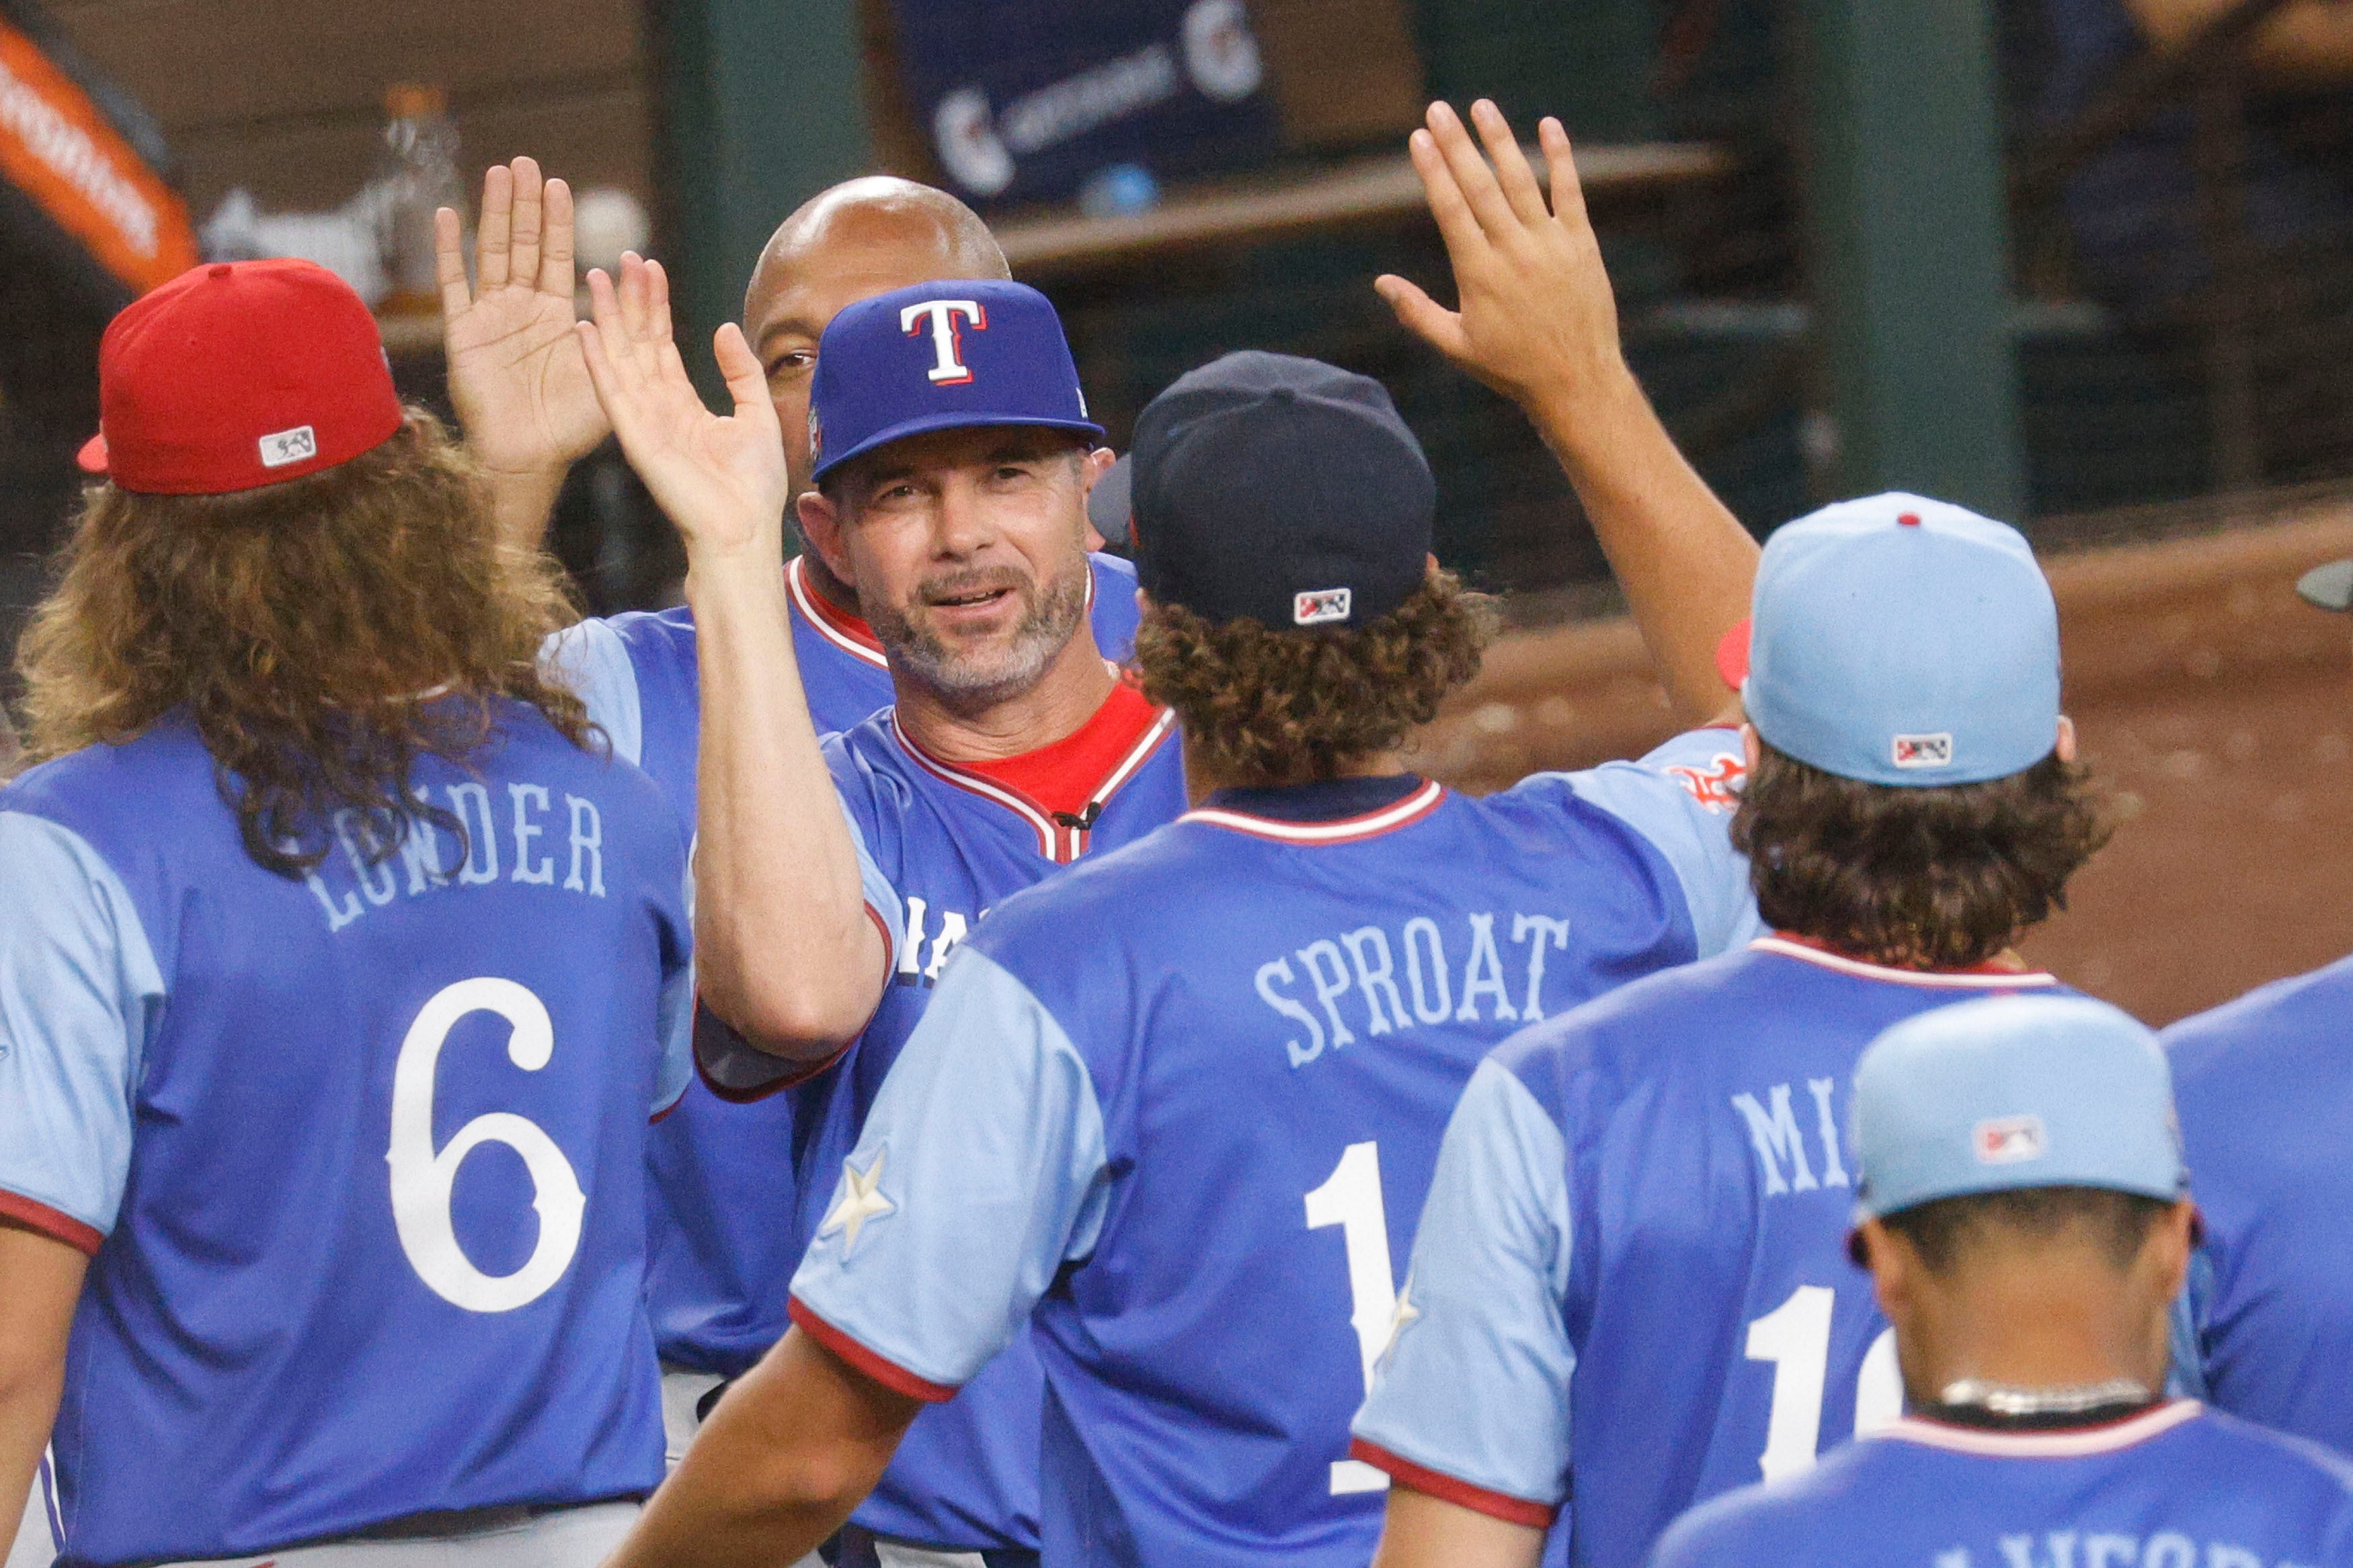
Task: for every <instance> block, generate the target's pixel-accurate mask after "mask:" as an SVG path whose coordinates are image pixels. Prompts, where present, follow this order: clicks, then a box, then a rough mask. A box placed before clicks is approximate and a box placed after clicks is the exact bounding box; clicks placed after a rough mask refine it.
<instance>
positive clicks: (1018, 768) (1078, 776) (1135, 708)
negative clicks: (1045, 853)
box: [955, 676, 1160, 815]
mask: <svg viewBox="0 0 2353 1568" xmlns="http://www.w3.org/2000/svg"><path fill="white" fill-rule="evenodd" d="M1159 721H1160V710H1159V709H1157V708H1155V707H1154V706H1153V705H1152V704H1151V703H1150V702H1148V701H1146V700H1145V696H1144V693H1143V692H1141V691H1139V690H1137V689H1136V688H1135V686H1134V682H1133V681H1132V680H1130V679H1128V678H1127V677H1125V676H1122V677H1121V678H1120V679H1119V682H1118V684H1116V685H1115V686H1113V688H1112V689H1111V695H1110V696H1109V697H1106V698H1104V699H1103V706H1102V707H1100V708H1098V709H1096V710H1095V711H1094V717H1092V719H1089V720H1088V721H1086V722H1085V723H1083V724H1082V725H1080V726H1079V727H1078V728H1077V729H1076V730H1074V731H1071V733H1069V734H1067V735H1065V736H1063V737H1062V738H1061V739H1060V740H1059V741H1056V742H1051V743H1050V744H1048V745H1043V746H1040V747H1039V748H1038V749H1037V750H1036V751H1034V752H1022V753H1021V754H1020V755H1019V756H1017V757H997V758H994V759H992V760H990V761H987V762H978V763H970V762H960V763H956V764H955V765H956V766H957V767H959V768H962V769H963V770H964V771H965V772H966V773H978V774H979V775H980V776H981V777H983V778H985V779H987V780H988V781H989V782H990V783H992V784H1003V785H1004V786H1005V787H1006V788H1008V789H1011V790H1018V792H1020V793H1021V794H1022V795H1027V796H1029V798H1030V799H1031V800H1033V801H1036V802H1037V803H1038V804H1039V805H1041V806H1043V807H1045V809H1046V810H1048V811H1050V812H1063V813H1069V814H1073V815H1075V814H1076V813H1078V812H1081V811H1083V810H1085V809H1086V805H1087V802H1089V801H1090V800H1092V799H1093V798H1094V794H1095V790H1096V788H1097V786H1099V785H1100V784H1102V783H1103V779H1104V777H1105V776H1106V775H1108V774H1109V773H1110V772H1111V771H1112V769H1113V768H1115V767H1117V766H1118V765H1119V764H1120V763H1121V762H1122V761H1123V760H1124V758H1125V757H1126V756H1127V754H1128V752H1131V751H1133V750H1134V748H1135V743H1136V742H1138V741H1141V740H1142V739H1144V732H1145V731H1147V730H1149V729H1151V728H1152V726H1153V725H1155V723H1158V722H1159Z"/></svg>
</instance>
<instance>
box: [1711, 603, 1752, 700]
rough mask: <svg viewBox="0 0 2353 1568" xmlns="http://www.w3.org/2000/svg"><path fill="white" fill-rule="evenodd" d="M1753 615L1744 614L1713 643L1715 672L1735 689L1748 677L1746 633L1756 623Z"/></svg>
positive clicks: (1727, 684)
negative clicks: (1722, 637)
mask: <svg viewBox="0 0 2353 1568" xmlns="http://www.w3.org/2000/svg"><path fill="white" fill-rule="evenodd" d="M1756 624H1757V623H1756V620H1755V618H1754V617H1753V616H1744V617H1743V618H1742V620H1741V622H1740V624H1739V625H1737V626H1734V627H1733V628H1732V629H1731V630H1730V631H1728V632H1726V633H1725V634H1724V640H1723V641H1721V642H1719V643H1717V644H1716V645H1715V672H1716V674H1718V675H1720V676H1722V677H1724V683H1725V685H1726V686H1729V687H1730V688H1732V689H1734V690H1735V691H1737V690H1739V689H1740V688H1741V686H1742V685H1743V684H1744V683H1746V680H1747V679H1748V634H1749V631H1750V629H1751V628H1752V627H1754V626H1755V625H1756Z"/></svg>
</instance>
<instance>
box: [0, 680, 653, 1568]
mask: <svg viewBox="0 0 2353 1568" xmlns="http://www.w3.org/2000/svg"><path fill="white" fill-rule="evenodd" d="M415 776H416V784H417V789H418V791H419V793H420V795H421V796H422V797H423V798H424V799H425V800H427V802H429V803H430V804H431V805H434V806H436V807H438V808H442V809H444V810H446V811H447V812H448V814H449V815H451V816H454V817H455V818H456V819H457V821H458V822H459V824H461V825H462V826H463V828H464V837H463V839H462V841H461V840H460V839H459V838H458V837H456V836H453V835H452V834H450V833H449V832H448V831H447V830H446V828H441V829H437V828H434V827H432V826H429V825H419V826H418V827H417V830H416V832H414V833H413V834H412V835H411V836H410V837H409V839H408V841H407V842H406V844H404V845H403V847H401V849H400V850H399V851H398V852H397V853H396V854H393V855H392V856H390V857H389V858H384V859H380V860H372V859H371V858H370V851H371V844H370V841H369V839H368V837H367V834H366V830H365V829H364V826H362V825H361V824H360V823H359V822H358V821H357V820H356V819H355V818H354V817H353V816H352V815H351V814H349V813H338V814H337V816H336V817H335V819H334V820H333V822H332V824H331V825H329V827H330V839H329V846H328V847H329V854H328V857H327V858H326V860H325V862H324V863H323V864H322V865H321V866H320V867H319V868H318V869H317V870H316V871H315V872H313V873H312V874H311V876H310V877H308V878H307V879H285V878H280V877H278V876H275V875H273V874H271V873H270V872H269V871H266V870H264V869H262V868H260V867H259V866H257V865H256V864H255V863H254V862H253V861H252V860H251V859H250V858H248V856H247V854H246V852H245V848H244V847H243V844H242V842H241V841H240V839H239V837H238V832H237V821H236V817H235V816H234V814H233V813H231V812H230V811H229V810H228V809H227V807H226V806H225V805H223V803H222V801H221V797H220V795H219V790H218V785H217V784H216V778H215V770H214V765H213V762H212V759H211V757H210V756H209V755H208V754H207V753H206V751H205V748H204V746H203V744H202V743H201V742H200V741H199V740H198V738H197V736H196V734H195V731H194V730H193V729H192V728H191V727H189V726H188V725H186V724H185V723H184V722H182V721H165V722H164V723H163V724H161V725H159V726H157V727H156V728H155V729H154V730H153V731H149V732H148V733H147V734H145V735H143V736H142V737H141V738H139V739H137V740H135V741H132V742H128V743H126V744H123V745H120V746H101V747H94V748H91V749H90V750H88V751H84V752H76V753H74V754H73V755H70V756H68V757H65V758H62V759H59V760H58V761H57V762H54V763H48V764H47V765H45V766H42V767H39V768H36V769H34V770H33V771H32V772H30V773H26V774H25V775H24V776H23V777H22V778H20V779H18V780H17V781H16V782H15V783H14V784H11V785H10V786H9V787H8V788H7V789H6V790H5V792H0V1212H5V1214H7V1215H10V1216H11V1217H12V1218H14V1219H16V1220H18V1221H19V1222H21V1223H24V1224H27V1225H30V1226H34V1227H35V1228H37V1229H40V1230H44V1231H47V1232H48V1233H49V1234H51V1235H53V1236H56V1237H59V1238H61V1239H64V1240H66V1241H69V1242H71V1243H73V1244H74V1245H76V1246H79V1247H83V1248H85V1249H86V1250H88V1251H90V1253H91V1255H92V1258H91V1263H90V1273H89V1276H88V1281H87V1284H86V1286H85V1288H84V1291H83V1295H82V1299H81V1302H80V1305H79V1309H78V1310H77V1311H76V1314H75V1318H74V1327H73V1336H72V1342H71V1346H70V1350H69V1357H68V1364H67V1375H66V1386H65V1398H64V1403H63V1405H62V1407H61V1408H60V1411H59V1414H58V1422H57V1428H56V1439H55V1447H56V1453H57V1461H58V1479H59V1482H60V1486H61V1493H62V1496H61V1505H62V1506H61V1510H60V1511H61V1514H62V1522H63V1524H64V1528H65V1546H66V1556H65V1558H64V1559H63V1561H65V1562H68V1563H130V1562H145V1561H153V1560H156V1559H168V1558H202V1557H216V1556H227V1555H233V1554H237V1553H241V1552H254V1551H259V1550H265V1549H269V1548H272V1547H276V1546H279V1545H283V1544H286V1543H289V1542H300V1541H304V1540H309V1539H314V1538H318V1537H322V1536H332V1535H335V1534H339V1533H345V1532H349V1531H355V1530H360V1529H364V1528H365V1527H368V1526H371V1525H375V1524H377V1523H380V1522H383V1521H387V1520H393V1519H398V1518H403V1517H406V1516H407V1515H411V1514H417V1513H419V1512H424V1511H428V1510H448V1509H465V1508H471V1507H480V1506H485V1505H489V1504H512V1503H514V1502H516V1501H518V1500H529V1501H533V1502H540V1503H551V1504H563V1503H570V1502H586V1501H591V1500H598V1499H606V1498H617V1497H628V1496H636V1495H641V1494H643V1493H645V1492H648V1491H649V1490H651V1489H652V1488H653V1487H654V1486H655V1484H656V1483H658V1482H659V1480H660V1479H661V1475H662V1447H661V1420H660V1409H659V1393H658V1389H657V1384H656V1372H655V1364H654V1358H653V1354H652V1346H651V1341H650V1337H649V1333H648V1326H647V1321H646V1314H645V1308H644V1305H643V1303H642V1300H641V1287H642V1280H643V1277H644V1236H645V1219H644V1214H645V1187H644V1174H643V1173H644V1169H645V1141H646V1128H645V1123H646V1118H647V1116H648V1114H649V1111H654V1110H659V1109H660V1108H662V1107H664V1106H667V1105H669V1104H670V1103H671V1102H673V1101H674V1100H676V1099H677V1097H678V1095H679V1093H680V1092H681V1089H683V1088H684V1087H685V1082H686V1077H687V1073H688V1056H687V1044H686V1042H687V1014H688V1011H689V1007H690V1003H691V971H690V951H689V931H688V924H687V913H686V908H685V891H684V886H683V884H684V877H685V859H684V853H683V847H682V846H681V843H680V841H679V837H678V834H677V832H676V830H675V828H674V826H672V822H671V819H670V814H669V812H668V809H667V808H666V806H665V805H663V803H662V800H661V797H660V795H659V791H658V790H657V789H656V788H655V786H654V785H653V784H651V783H650V782H649V781H648V780H647V779H646V777H645V776H644V775H643V774H641V773H638V770H636V769H635V768H632V767H629V766H627V765H626V764H623V763H616V762H613V761H611V760H609V759H607V758H605V757H603V756H599V755H593V754H590V753H587V752H583V751H581V750H580V749H578V748H576V747H575V746H573V745H572V744H571V743H569V742H566V741H565V740H564V739H563V738H562V737H560V736H559V735H558V734H557V733H556V732H555V731H554V730H553V729H551V728H550V727H549V726H548V725H547V723H546V722H545V721H543V719H541V718H540V717H539V715H537V714H536V713H534V712H532V711H530V710H527V709H522V708H521V707H519V706H510V707H509V708H507V709H506V710H505V711H504V713H503V715H502V717H501V728H500V731H499V732H498V734H497V736H496V738H495V739H494V740H493V742H491V744H490V745H489V746H488V747H486V748H485V750H484V751H483V752H482V753H481V754H480V756H479V758H478V759H477V761H476V764H475V766H474V767H472V768H471V769H461V768H457V767H452V766H449V765H447V764H445V763H440V762H439V761H438V760H435V759H430V758H428V759H427V760H425V761H422V762H420V763H418V764H417V773H416V775H415Z"/></svg>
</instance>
